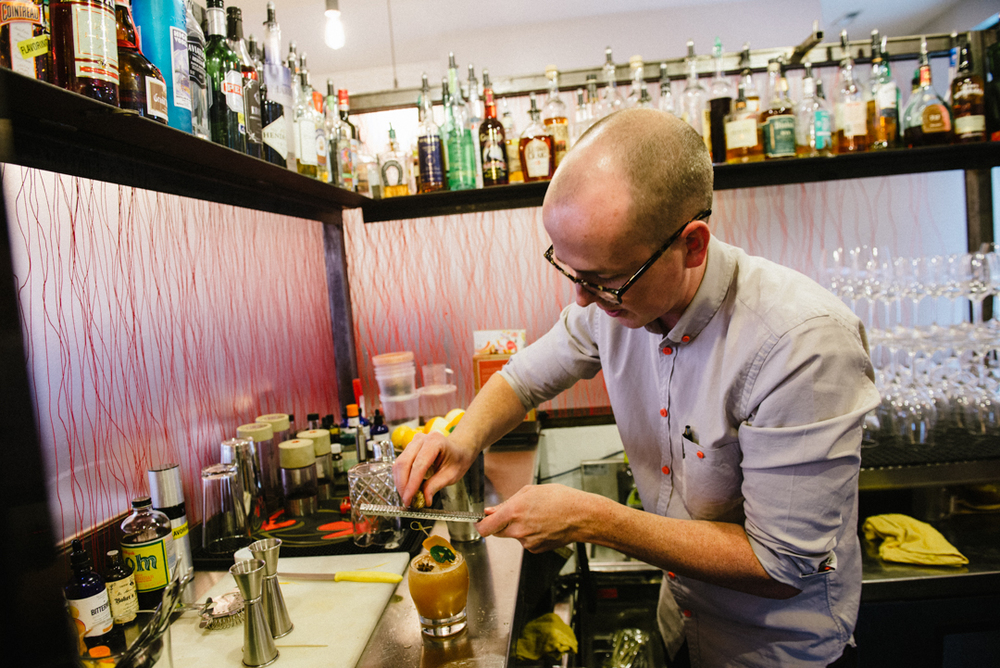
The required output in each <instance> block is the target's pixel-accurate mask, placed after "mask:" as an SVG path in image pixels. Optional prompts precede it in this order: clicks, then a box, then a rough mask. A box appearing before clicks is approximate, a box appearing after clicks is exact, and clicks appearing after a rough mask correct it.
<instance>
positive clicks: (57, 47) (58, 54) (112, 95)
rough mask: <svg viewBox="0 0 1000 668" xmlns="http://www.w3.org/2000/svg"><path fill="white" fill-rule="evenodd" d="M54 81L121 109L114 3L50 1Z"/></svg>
mask: <svg viewBox="0 0 1000 668" xmlns="http://www.w3.org/2000/svg"><path fill="white" fill-rule="evenodd" d="M49 22H50V25H51V26H52V81H53V83H55V84H56V85H57V86H61V87H63V88H65V89H66V90H71V91H73V92H74V93H79V94H80V95H86V96H87V97H90V98H93V99H95V100H100V101H101V102H106V103H107V104H112V105H114V106H116V107H117V106H118V44H117V39H116V36H117V30H116V28H115V3H114V0H84V1H83V2H76V1H74V2H70V1H65V2H64V1H63V0H51V1H50V2H49Z"/></svg>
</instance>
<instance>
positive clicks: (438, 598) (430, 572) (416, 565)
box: [408, 550, 469, 638]
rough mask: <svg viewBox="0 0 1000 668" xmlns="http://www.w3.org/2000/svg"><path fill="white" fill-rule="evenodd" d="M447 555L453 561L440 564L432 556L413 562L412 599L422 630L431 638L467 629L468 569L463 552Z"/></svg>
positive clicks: (447, 635)
mask: <svg viewBox="0 0 1000 668" xmlns="http://www.w3.org/2000/svg"><path fill="white" fill-rule="evenodd" d="M448 552H449V553H450V554H451V555H453V556H454V559H453V560H451V561H444V562H438V561H437V560H436V559H435V558H434V557H433V556H432V555H430V554H421V555H419V556H416V557H414V558H413V559H412V560H411V561H410V571H409V574H408V580H409V585H410V597H411V598H412V599H413V605H415V606H416V608H417V616H418V617H419V618H420V630H421V632H422V633H423V634H424V635H425V636H428V637H429V638H447V637H449V636H453V635H455V634H456V633H459V632H461V631H462V630H463V629H465V627H466V619H467V615H466V603H467V601H468V598H469V567H468V565H467V564H466V563H465V557H464V556H463V555H462V553H460V552H451V551H450V550H449V551H448Z"/></svg>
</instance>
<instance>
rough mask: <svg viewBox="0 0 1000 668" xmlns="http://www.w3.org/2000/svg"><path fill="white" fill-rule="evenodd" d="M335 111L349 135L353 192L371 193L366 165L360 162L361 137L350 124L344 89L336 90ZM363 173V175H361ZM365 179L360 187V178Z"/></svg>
mask: <svg viewBox="0 0 1000 668" xmlns="http://www.w3.org/2000/svg"><path fill="white" fill-rule="evenodd" d="M337 111H338V113H339V114H340V120H341V122H342V123H343V124H344V125H346V126H347V131H348V132H349V133H350V135H351V181H353V182H354V190H355V191H356V192H361V191H362V190H367V191H368V192H371V188H370V187H369V186H368V183H367V177H368V174H367V169H366V167H365V165H366V164H371V163H370V162H369V163H362V162H361V135H360V134H358V128H357V127H356V126H355V125H354V123H351V119H350V114H351V99H350V97H349V96H348V94H347V89H346V88H340V89H338V90H337ZM362 172H364V174H362ZM362 175H363V176H364V177H365V184H364V186H363V187H362V183H361V180H362V179H361V177H362Z"/></svg>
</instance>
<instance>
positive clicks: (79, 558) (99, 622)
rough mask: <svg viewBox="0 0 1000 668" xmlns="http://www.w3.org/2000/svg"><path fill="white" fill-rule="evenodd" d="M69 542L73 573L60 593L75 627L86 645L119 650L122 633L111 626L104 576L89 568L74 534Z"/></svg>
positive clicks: (85, 552) (87, 556)
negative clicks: (64, 597) (63, 597)
mask: <svg viewBox="0 0 1000 668" xmlns="http://www.w3.org/2000/svg"><path fill="white" fill-rule="evenodd" d="M72 545H73V549H72V551H71V552H70V554H69V563H70V567H71V568H72V571H73V573H72V575H71V576H70V579H69V582H67V583H66V586H65V587H63V593H64V594H65V596H66V603H67V604H68V605H69V610H70V614H71V615H72V617H73V623H74V625H75V627H76V631H77V633H78V635H79V637H80V638H81V639H82V640H83V643H84V645H85V646H86V647H87V648H93V647H100V646H101V645H104V646H107V647H108V648H109V649H112V650H113V651H120V650H123V649H124V635H123V634H122V632H121V630H120V629H115V625H114V619H113V618H112V616H111V603H110V600H109V598H108V589H107V587H106V586H105V584H104V579H103V578H101V576H100V575H98V574H97V573H96V572H94V569H93V568H91V562H90V556H89V555H88V554H87V551H86V550H84V549H83V544H82V543H81V542H80V541H79V540H78V539H75V538H74V539H73V543H72ZM116 645H117V646H116Z"/></svg>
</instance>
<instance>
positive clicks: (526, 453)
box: [358, 446, 537, 668]
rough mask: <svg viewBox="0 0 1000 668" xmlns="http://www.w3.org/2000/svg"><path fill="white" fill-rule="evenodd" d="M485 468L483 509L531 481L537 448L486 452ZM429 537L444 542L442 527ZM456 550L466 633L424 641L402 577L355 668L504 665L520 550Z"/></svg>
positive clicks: (495, 543) (481, 544)
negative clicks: (465, 592) (461, 565)
mask: <svg viewBox="0 0 1000 668" xmlns="http://www.w3.org/2000/svg"><path fill="white" fill-rule="evenodd" d="M485 466H486V478H487V485H486V505H487V506H490V505H495V504H497V503H499V502H500V501H502V500H504V499H507V498H509V497H510V496H511V495H512V494H514V493H515V492H517V490H519V489H520V488H521V487H523V486H524V485H528V484H531V483H532V482H533V481H534V477H535V470H536V466H537V446H531V447H527V448H519V449H517V450H497V451H495V452H494V451H492V450H491V451H489V452H487V453H486V458H485ZM433 533H436V534H439V535H442V536H445V537H447V536H448V530H447V527H446V526H445V523H444V522H437V523H436V524H435V526H434V530H433ZM455 549H457V550H458V551H460V552H461V553H462V554H463V555H464V556H465V559H466V561H467V562H468V564H469V602H468V606H467V608H466V609H467V611H468V615H469V621H468V628H467V629H466V630H465V631H462V632H461V633H460V634H458V635H457V636H455V637H454V638H452V639H448V640H426V639H424V638H423V636H422V634H421V633H420V621H419V620H418V619H417V611H416V608H414V606H413V601H412V600H411V599H410V590H409V583H408V581H407V576H406V575H404V576H403V581H402V582H400V583H399V585H398V587H397V588H396V592H395V594H394V595H393V597H392V598H391V599H390V600H389V604H388V605H387V606H386V609H385V612H383V613H382V618H381V619H380V620H379V623H378V626H376V627H375V632H374V633H372V636H371V638H370V639H369V641H368V646H367V647H366V648H365V651H364V653H363V654H362V655H361V660H360V661H359V662H358V666H359V668H360V667H371V668H383V667H384V666H421V668H432V667H435V666H449V665H462V666H469V667H471V666H477V667H478V666H483V667H485V668H501V667H503V666H506V665H507V663H508V655H509V651H510V645H511V635H512V634H513V633H514V610H515V607H516V604H517V592H518V585H519V582H520V575H521V557H522V555H523V548H522V547H521V544H520V543H518V542H517V541H516V540H513V539H510V538H497V537H494V536H490V537H488V538H486V539H484V540H480V541H478V542H475V543H456V544H455Z"/></svg>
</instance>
